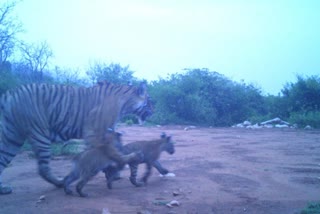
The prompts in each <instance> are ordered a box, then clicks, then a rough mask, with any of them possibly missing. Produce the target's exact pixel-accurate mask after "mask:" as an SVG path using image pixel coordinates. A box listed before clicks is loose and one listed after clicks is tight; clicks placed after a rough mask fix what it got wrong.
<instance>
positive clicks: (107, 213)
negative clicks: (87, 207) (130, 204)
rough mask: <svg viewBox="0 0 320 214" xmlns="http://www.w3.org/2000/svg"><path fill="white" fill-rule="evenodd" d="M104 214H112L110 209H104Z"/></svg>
mask: <svg viewBox="0 0 320 214" xmlns="http://www.w3.org/2000/svg"><path fill="white" fill-rule="evenodd" d="M102 214H111V213H110V211H109V209H108V208H103V209H102Z"/></svg>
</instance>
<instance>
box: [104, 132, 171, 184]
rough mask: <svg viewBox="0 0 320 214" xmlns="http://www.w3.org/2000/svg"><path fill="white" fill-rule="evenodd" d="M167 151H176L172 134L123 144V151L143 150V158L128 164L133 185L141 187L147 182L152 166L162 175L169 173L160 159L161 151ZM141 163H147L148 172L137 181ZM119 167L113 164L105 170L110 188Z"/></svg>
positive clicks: (128, 152)
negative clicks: (157, 138)
mask: <svg viewBox="0 0 320 214" xmlns="http://www.w3.org/2000/svg"><path fill="white" fill-rule="evenodd" d="M163 151H166V152H167V153H169V154H173V153H174V152H175V148H174V144H173V142H172V141H171V136H166V135H165V134H162V135H161V138H160V139H159V140H152V141H137V142H133V143H129V144H126V145H124V146H123V148H122V153H123V154H126V155H128V154H130V153H132V152H141V153H142V154H143V159H142V160H132V161H129V162H128V164H129V166H130V172H131V175H130V181H131V183H132V184H133V185H135V186H137V187H139V186H142V185H144V184H146V183H147V180H148V178H149V176H150V175H151V170H152V167H155V168H156V169H157V170H158V171H159V172H160V173H161V174H162V175H165V174H167V173H168V172H169V171H168V170H167V169H165V168H163V167H162V166H161V164H160V163H159V161H158V159H159V157H160V154H161V152H163ZM141 163H145V164H146V172H145V174H144V176H143V177H142V181H139V182H138V181H137V171H138V165H139V164H141ZM118 170H119V168H118V169H117V168H115V167H113V166H111V167H108V168H107V169H106V170H105V171H104V172H105V175H106V179H107V185H108V188H109V189H111V188H112V181H113V180H114V175H115V173H117V171H118Z"/></svg>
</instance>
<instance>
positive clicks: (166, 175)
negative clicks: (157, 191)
mask: <svg viewBox="0 0 320 214" xmlns="http://www.w3.org/2000/svg"><path fill="white" fill-rule="evenodd" d="M159 177H176V175H175V174H174V173H172V172H169V173H167V174H165V175H162V174H159Z"/></svg>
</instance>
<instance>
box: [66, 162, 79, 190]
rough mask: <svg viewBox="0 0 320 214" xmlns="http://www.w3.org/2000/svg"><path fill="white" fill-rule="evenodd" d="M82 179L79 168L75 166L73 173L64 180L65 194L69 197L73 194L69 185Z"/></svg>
mask: <svg viewBox="0 0 320 214" xmlns="http://www.w3.org/2000/svg"><path fill="white" fill-rule="evenodd" d="M79 177H80V171H79V168H78V166H74V169H73V170H72V172H71V173H70V174H69V175H67V176H66V177H65V178H64V192H65V193H66V194H67V195H71V194H72V190H71V189H70V188H69V185H70V184H71V183H73V182H74V181H76V180H78V179H79Z"/></svg>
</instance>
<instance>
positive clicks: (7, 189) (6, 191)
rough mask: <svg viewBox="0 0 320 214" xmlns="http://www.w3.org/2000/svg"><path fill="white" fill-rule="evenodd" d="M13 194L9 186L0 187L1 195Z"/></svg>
mask: <svg viewBox="0 0 320 214" xmlns="http://www.w3.org/2000/svg"><path fill="white" fill-rule="evenodd" d="M10 193H12V188H11V187H9V186H0V195H7V194H10Z"/></svg>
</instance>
